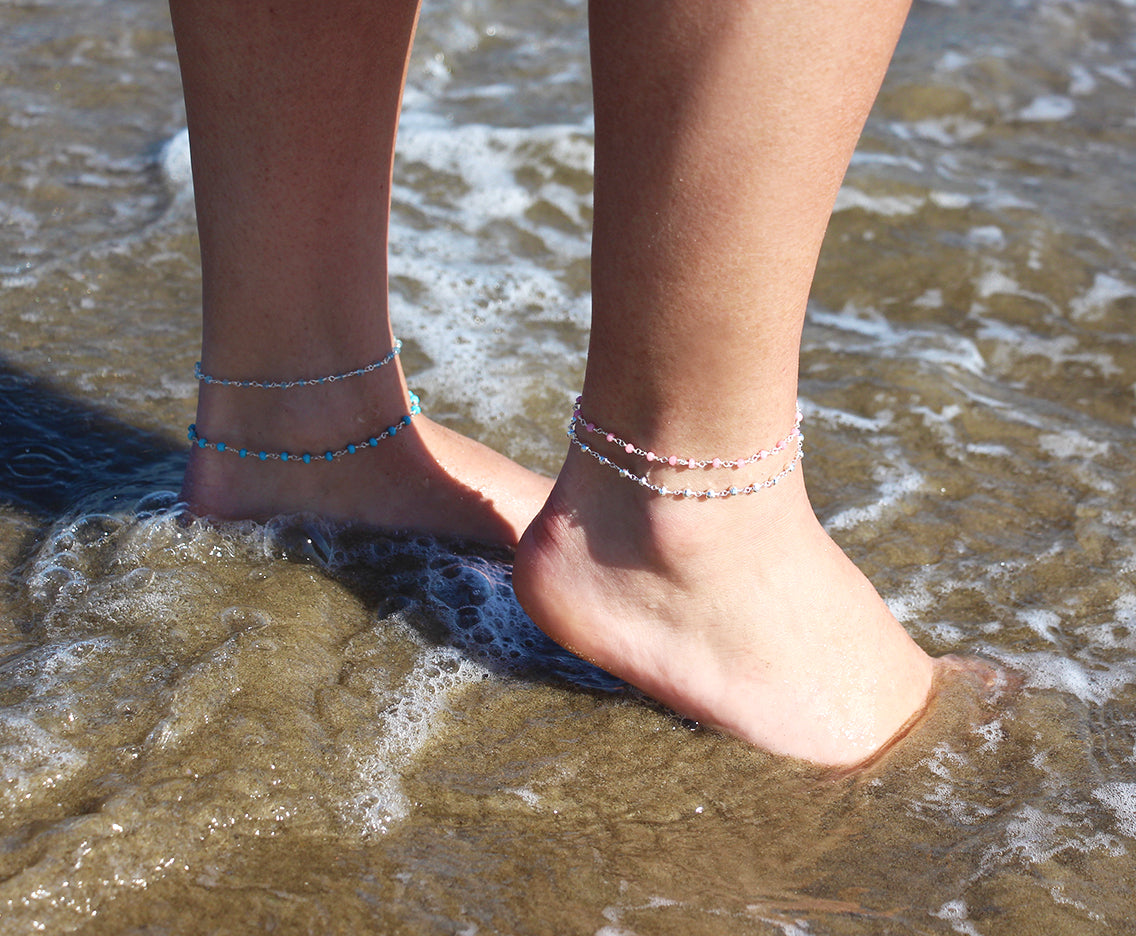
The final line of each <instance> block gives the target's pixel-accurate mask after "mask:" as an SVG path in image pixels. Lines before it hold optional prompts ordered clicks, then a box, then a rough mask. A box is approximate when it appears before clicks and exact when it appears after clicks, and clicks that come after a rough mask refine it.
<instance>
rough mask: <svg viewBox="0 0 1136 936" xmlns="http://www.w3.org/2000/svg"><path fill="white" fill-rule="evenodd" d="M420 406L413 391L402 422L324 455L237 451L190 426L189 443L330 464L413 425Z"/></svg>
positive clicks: (266, 458) (241, 455) (261, 458)
mask: <svg viewBox="0 0 1136 936" xmlns="http://www.w3.org/2000/svg"><path fill="white" fill-rule="evenodd" d="M420 403H421V401H420V400H419V399H418V394H416V393H415V392H414V391H413V390H411V391H410V412H409V413H407V414H406V415H405V416H403V417H402V418H401V419H399V421H398V422H396V423H395V424H394V425H393V426H388V427H387V428H386V429H384V430H383V431H382V432H380V433H378V434H376V435H373V436H371V437H370V438H369V439H363V440H362V441H361V442H348V443H347V444H346V445H345V446H343V448H339V449H328V450H327V451H326V452H324V453H323V454H322V455H313V454H311V453H310V452H304V453H303V454H302V455H299V454H296V453H294V452H268V451H264V450H254V449H250V448H237V447H236V446H234V445H230V444H229V443H227V442H211V441H209V439H207V438H205V436H203V435H199V434H198V432H197V425H196V424H194V425H192V426H190V427H189V441H190V443H191V444H192V445H196V446H197V447H198V448H207V449H213V451H215V452H231V453H232V454H233V455H236V456H237V458H250V457H251V458H255V459H257V460H259V461H281V462H294V463H299V464H304V465H310V464H311V463H312V462H313V461H317V462H318V461H326V462H331V461H335V460H336V459H337V458H341V457H343V456H344V455H354V454H355V453H356V452H361V451H363V450H364V449H368V448H374V447H375V446H376V445H378V444H379V443H380V442H382V441H383V440H384V439H390V438H393V437H394V436H396V435H398V433H399V432H400V431H402V430H403V429H405V428H406V427H407V426H409V425H410V421H411V419H413V418H414V417H415V416H417V415H418V414H419V413H421V412H422V407H421V405H420Z"/></svg>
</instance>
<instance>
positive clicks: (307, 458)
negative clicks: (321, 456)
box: [304, 452, 312, 465]
mask: <svg viewBox="0 0 1136 936" xmlns="http://www.w3.org/2000/svg"><path fill="white" fill-rule="evenodd" d="M311 463H312V456H311V455H309V454H308V453H307V452H304V464H305V465H310V464H311Z"/></svg>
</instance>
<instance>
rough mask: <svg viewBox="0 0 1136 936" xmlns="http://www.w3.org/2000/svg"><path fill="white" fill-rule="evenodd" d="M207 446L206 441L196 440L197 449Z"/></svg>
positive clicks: (202, 439)
mask: <svg viewBox="0 0 1136 936" xmlns="http://www.w3.org/2000/svg"><path fill="white" fill-rule="evenodd" d="M208 445H209V443H208V441H206V440H205V439H204V438H201V439H198V440H197V447H198V448H205V447H206V446H208Z"/></svg>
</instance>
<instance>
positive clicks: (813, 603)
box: [513, 449, 937, 766]
mask: <svg viewBox="0 0 1136 936" xmlns="http://www.w3.org/2000/svg"><path fill="white" fill-rule="evenodd" d="M513 581H514V587H515V589H516V592H517V596H518V598H519V599H520V601H521V603H522V605H523V606H524V607H525V609H526V610H527V611H528V613H529V614H530V615H531V616H532V618H533V620H534V621H535V622H536V623H537V624H538V625H539V626H540V627H541V628H542V629H543V630H544V631H545V632H546V633H547V634H548V635H549V636H550V637H551V638H552V639H553V640H555V641H557V642H558V643H560V644H561V645H563V646H564V647H566V648H568V649H569V650H572V651H573V652H575V653H577V654H578V655H580V656H582V657H584V658H585V659H587V660H590V661H592V662H593V663H595V664H597V665H598V666H600V667H602V668H603V669H605V670H607V671H608V672H610V673H612V674H614V675H616V676H619V677H620V678H622V679H624V680H626V681H627V682H629V683H631V684H632V685H634V686H636V687H638V688H639V689H641V690H643V691H644V692H645V693H647V694H648V695H650V696H651V697H653V698H655V699H657V700H658V701H660V702H662V703H664V704H666V705H667V706H669V707H670V708H672V709H673V710H674V711H676V712H678V713H679V714H681V715H683V716H686V717H689V718H692V719H695V720H697V721H699V722H702V723H704V724H706V725H709V726H714V727H717V728H719V729H722V730H724V731H726V732H728V733H729V734H732V735H735V736H737V737H739V738H742V739H743V740H745V741H747V742H749V743H751V744H753V745H755V746H757V747H759V748H762V749H764V750H767V751H770V752H773V753H777V754H785V755H790V756H793V757H797V758H802V759H805V760H809V761H813V762H816V763H819V764H825V765H833V766H851V765H855V764H858V763H861V762H864V761H866V760H868V759H870V758H871V757H872V756H873V755H874V754H875V753H877V752H878V751H880V750H881V749H883V748H884V747H886V746H887V744H888V743H889V741H891V740H892V739H893V738H895V737H896V736H897V735H899V734H900V733H901V732H902V731H903V730H904V729H905V728H906V727H907V726H908V725H909V723H910V722H912V721H913V720H914V719H915V718H916V717H917V716H918V714H919V713H920V712H921V711H922V710H923V708H924V707H925V705H926V703H927V699H928V696H929V693H930V690H931V685H932V680H933V676H934V673H935V668H936V665H937V664H936V662H935V661H932V660H931V659H930V658H929V657H928V656H927V655H926V654H925V653H924V652H923V651H922V650H921V649H920V648H919V647H918V646H917V645H916V644H915V643H914V642H913V641H912V640H911V638H910V637H909V636H908V635H907V633H906V632H905V631H904V630H903V628H902V627H901V626H900V625H899V624H898V622H897V621H896V620H895V618H894V617H893V616H892V615H891V613H890V612H889V611H888V609H887V607H886V605H885V604H884V603H883V601H882V599H881V598H880V597H879V595H878V594H877V593H876V591H875V589H874V588H873V587H872V586H871V584H870V583H869V582H868V580H867V579H866V578H865V577H864V576H863V575H862V574H861V573H860V571H859V570H858V569H857V568H856V567H855V566H854V565H853V564H852V562H851V561H850V560H849V559H848V558H847V557H846V556H845V555H844V554H843V552H841V550H840V548H839V547H838V546H837V545H836V544H835V543H834V542H833V541H832V540H831V539H830V538H829V537H828V535H827V534H826V533H825V531H824V529H823V528H822V527H821V525H820V523H819V522H818V521H817V519H816V516H815V514H814V513H813V511H812V508H811V506H810V505H809V502H808V497H807V495H806V493H805V488H804V481H803V478H802V475H801V471H800V470H799V469H798V470H797V471H795V472H794V473H793V474H791V475H789V476H788V477H787V478H786V479H784V480H783V481H782V482H781V483H780V484H778V485H777V486H776V487H774V488H771V489H768V490H764V491H759V492H757V493H755V494H750V495H742V496H738V497H733V498H729V499H718V500H712V501H708V500H697V501H690V500H683V499H676V498H673V497H659V496H657V495H654V494H651V493H649V492H647V491H645V490H643V489H642V488H640V487H639V486H638V485H636V484H634V483H632V482H630V481H627V480H625V479H623V478H620V477H618V476H617V475H615V474H614V473H613V472H611V471H610V470H608V469H606V468H604V467H602V466H600V465H598V464H596V463H595V462H594V461H592V460H591V459H590V458H588V457H587V456H586V455H584V454H582V453H581V452H579V451H578V450H577V449H573V450H572V451H571V453H570V455H569V457H568V461H567V462H566V464H565V467H564V470H563V471H562V472H561V475H560V477H559V479H558V480H557V483H556V486H555V488H554V490H553V493H552V496H551V498H550V499H549V502H548V504H547V505H546V506H545V507H544V509H543V510H542V511H541V513H540V514H539V515H538V516H537V518H536V520H535V521H534V522H533V525H532V526H531V527H530V528H529V529H528V531H527V532H526V533H525V535H524V536H523V537H522V539H521V543H520V545H519V547H518V549H517V557H516V563H515V566H514V578H513Z"/></svg>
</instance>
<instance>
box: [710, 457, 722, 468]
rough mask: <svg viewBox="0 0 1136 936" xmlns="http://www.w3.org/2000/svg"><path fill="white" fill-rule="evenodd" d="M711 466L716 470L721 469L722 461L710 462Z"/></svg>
mask: <svg viewBox="0 0 1136 936" xmlns="http://www.w3.org/2000/svg"><path fill="white" fill-rule="evenodd" d="M710 464H711V465H713V466H714V467H715V468H721V467H722V459H720V458H715V459H714V460H713V461H712V462H710Z"/></svg>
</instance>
